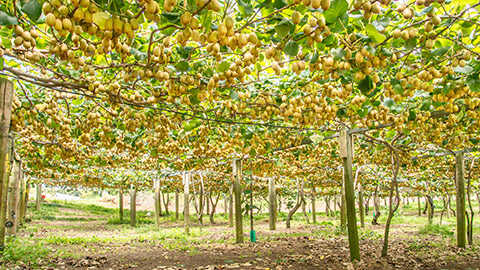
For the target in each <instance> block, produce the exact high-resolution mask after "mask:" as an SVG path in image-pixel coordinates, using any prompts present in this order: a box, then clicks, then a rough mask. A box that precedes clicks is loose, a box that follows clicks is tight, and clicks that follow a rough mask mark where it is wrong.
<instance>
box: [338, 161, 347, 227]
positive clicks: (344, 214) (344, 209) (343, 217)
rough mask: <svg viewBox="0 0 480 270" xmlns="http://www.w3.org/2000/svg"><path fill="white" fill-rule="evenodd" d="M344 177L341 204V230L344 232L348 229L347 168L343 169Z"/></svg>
mask: <svg viewBox="0 0 480 270" xmlns="http://www.w3.org/2000/svg"><path fill="white" fill-rule="evenodd" d="M343 171H344V172H343V176H342V193H341V198H340V199H341V201H340V202H341V204H340V229H341V230H342V231H344V230H345V229H346V227H347V205H346V204H347V203H346V197H345V168H344V169H343Z"/></svg>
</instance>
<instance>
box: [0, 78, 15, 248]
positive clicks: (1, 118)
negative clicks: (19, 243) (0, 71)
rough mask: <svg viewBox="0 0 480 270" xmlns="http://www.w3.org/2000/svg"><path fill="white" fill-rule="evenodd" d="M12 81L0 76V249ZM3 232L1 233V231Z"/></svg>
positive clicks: (5, 201)
mask: <svg viewBox="0 0 480 270" xmlns="http://www.w3.org/2000/svg"><path fill="white" fill-rule="evenodd" d="M12 99H13V83H12V82H11V81H9V80H6V79H4V78H0V208H1V211H0V212H1V213H3V212H5V214H4V215H3V216H2V215H1V213H0V224H1V226H0V238H1V239H0V250H2V251H3V248H4V245H3V244H4V237H5V226H4V224H5V218H6V216H5V215H6V210H7V209H6V207H7V206H6V203H7V188H8V181H9V176H10V170H11V168H10V158H11V152H12V151H11V150H10V149H9V147H8V145H9V144H10V143H9V136H8V135H9V133H10V120H11V116H12ZM2 218H3V219H2ZM2 232H3V233H2Z"/></svg>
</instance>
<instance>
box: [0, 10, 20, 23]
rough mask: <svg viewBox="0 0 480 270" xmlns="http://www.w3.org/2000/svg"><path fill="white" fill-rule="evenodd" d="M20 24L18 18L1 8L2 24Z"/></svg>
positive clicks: (0, 20)
mask: <svg viewBox="0 0 480 270" xmlns="http://www.w3.org/2000/svg"><path fill="white" fill-rule="evenodd" d="M15 24H18V21H17V18H15V17H14V16H11V15H9V14H7V13H5V12H3V11H1V10H0V25H15Z"/></svg>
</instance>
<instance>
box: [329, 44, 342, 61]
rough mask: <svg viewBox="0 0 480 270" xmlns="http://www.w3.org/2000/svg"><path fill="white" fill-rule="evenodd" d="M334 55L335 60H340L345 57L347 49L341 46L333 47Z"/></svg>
mask: <svg viewBox="0 0 480 270" xmlns="http://www.w3.org/2000/svg"><path fill="white" fill-rule="evenodd" d="M332 55H333V59H335V61H338V60H340V59H342V58H343V57H345V50H343V49H342V48H340V47H339V48H336V49H332Z"/></svg>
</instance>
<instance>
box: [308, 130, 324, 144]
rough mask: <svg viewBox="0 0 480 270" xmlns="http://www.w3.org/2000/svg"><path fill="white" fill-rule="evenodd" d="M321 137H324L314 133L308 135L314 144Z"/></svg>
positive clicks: (321, 139)
mask: <svg viewBox="0 0 480 270" xmlns="http://www.w3.org/2000/svg"><path fill="white" fill-rule="evenodd" d="M323 139H324V138H323V136H321V135H318V134H316V133H315V134H313V135H312V136H310V140H312V142H313V143H314V144H319V143H320V142H321V141H323Z"/></svg>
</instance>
